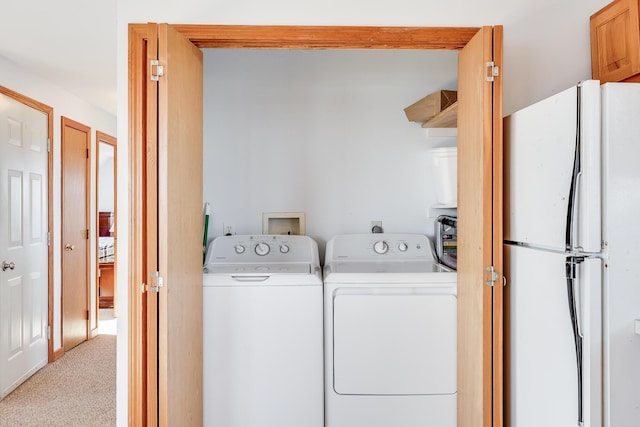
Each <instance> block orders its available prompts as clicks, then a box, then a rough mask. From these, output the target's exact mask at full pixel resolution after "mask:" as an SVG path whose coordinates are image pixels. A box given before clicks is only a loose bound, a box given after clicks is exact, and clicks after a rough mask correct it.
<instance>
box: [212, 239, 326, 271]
mask: <svg viewBox="0 0 640 427" xmlns="http://www.w3.org/2000/svg"><path fill="white" fill-rule="evenodd" d="M315 254H317V244H316V242H315V241H314V240H312V239H311V238H310V237H308V236H290V235H286V236H285V235H269V234H265V235H261V234H256V235H232V236H221V237H218V238H217V239H215V240H214V241H213V242H211V243H210V244H209V248H208V250H207V256H206V260H205V265H206V264H210V263H233V262H242V263H251V262H259V263H263V262H276V263H281V262H307V263H308V262H312V261H314V259H315V257H317V255H315Z"/></svg>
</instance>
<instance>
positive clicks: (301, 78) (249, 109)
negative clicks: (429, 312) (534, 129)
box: [204, 49, 458, 257]
mask: <svg viewBox="0 0 640 427" xmlns="http://www.w3.org/2000/svg"><path fill="white" fill-rule="evenodd" d="M457 60H458V54H457V52H455V51H440V52H429V53H425V52H421V51H372V50H369V51H357V50H355V51H353V50H348V51H347V50H342V51H336V50H334V51H327V50H321V51H306V50H305V51H300V50H297V51H296V50H250V49H206V50H205V55H204V70H205V72H204V76H205V77H204V141H205V142H204V200H205V201H208V202H210V203H211V206H212V215H211V218H210V227H209V230H210V232H209V237H211V238H212V237H215V236H219V235H221V234H223V224H226V225H233V226H234V229H235V232H236V233H237V234H255V233H261V232H262V213H263V212H304V213H305V215H306V229H307V230H306V234H307V235H309V236H311V237H313V238H314V239H316V241H318V243H319V245H320V252H321V257H322V253H323V248H324V243H325V242H326V241H327V240H328V239H329V238H330V237H331V236H333V235H335V234H343V233H368V232H370V228H371V224H370V223H371V221H372V220H381V221H382V222H383V224H382V225H383V228H384V230H385V231H386V232H407V233H409V232H413V233H426V234H433V220H431V221H430V220H428V219H427V217H428V215H429V209H428V208H429V206H431V205H434V204H436V203H437V201H436V193H435V190H434V187H433V181H434V177H433V176H432V173H433V172H434V171H433V168H432V167H431V164H432V159H431V156H430V154H429V152H428V148H429V147H431V146H434V145H435V144H441V143H442V142H443V141H442V140H429V141H428V140H427V139H426V137H425V134H424V131H423V129H422V128H421V127H420V124H418V123H413V122H409V121H408V120H407V118H406V116H405V113H404V111H403V109H404V108H405V107H407V106H409V105H411V104H412V103H413V102H415V101H417V100H418V99H420V98H422V97H423V96H425V95H427V94H429V93H431V92H433V91H436V90H439V89H455V88H456V86H457ZM433 64H437V70H436V71H435V72H427V70H429V69H430V68H432V67H433ZM453 142H454V143H455V140H453Z"/></svg>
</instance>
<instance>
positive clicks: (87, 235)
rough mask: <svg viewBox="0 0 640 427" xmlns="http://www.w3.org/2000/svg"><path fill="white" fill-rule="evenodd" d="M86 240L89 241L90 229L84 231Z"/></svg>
mask: <svg viewBox="0 0 640 427" xmlns="http://www.w3.org/2000/svg"><path fill="white" fill-rule="evenodd" d="M84 239H85V240H89V229H88V228H87V229H86V230H84Z"/></svg>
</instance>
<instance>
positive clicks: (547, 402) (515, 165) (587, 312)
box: [504, 80, 640, 427]
mask: <svg viewBox="0 0 640 427" xmlns="http://www.w3.org/2000/svg"><path fill="white" fill-rule="evenodd" d="M504 124H505V128H504V131H505V246H504V247H505V277H506V278H507V290H506V295H507V296H506V298H507V300H506V304H507V307H506V314H505V315H506V320H507V326H506V330H505V340H506V341H507V342H506V343H505V348H506V358H505V361H506V366H505V374H506V378H507V379H506V390H505V394H506V395H505V399H506V408H507V411H506V421H507V425H510V426H512V427H540V426H545V427H555V426H557V427H567V426H575V425H580V426H585V427H627V426H628V427H631V426H634V427H637V426H640V335H638V334H637V332H640V331H637V325H636V319H640V84H637V83H608V84H605V85H602V86H601V85H600V82H599V81H596V80H589V81H584V82H581V83H580V84H578V85H576V86H574V87H571V88H569V89H567V90H565V91H563V92H561V93H558V94H557V95H554V96H552V97H549V98H547V99H545V100H542V101H540V102H538V103H535V104H533V105H531V106H529V107H526V108H524V109H522V110H520V111H517V112H515V113H513V114H511V115H510V116H508V117H506V118H505V122H504Z"/></svg>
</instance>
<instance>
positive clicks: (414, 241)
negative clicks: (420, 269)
mask: <svg viewBox="0 0 640 427" xmlns="http://www.w3.org/2000/svg"><path fill="white" fill-rule="evenodd" d="M376 259H384V260H406V261H411V260H433V259H434V258H433V253H432V251H431V244H430V242H429V239H428V238H427V236H426V235H423V234H394V233H379V234H378V233H376V234H347V235H340V236H335V237H334V238H332V239H331V240H330V241H329V242H328V243H327V254H326V257H325V260H326V261H325V264H326V263H327V262H328V261H329V260H353V261H360V260H363V261H369V260H376Z"/></svg>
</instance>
